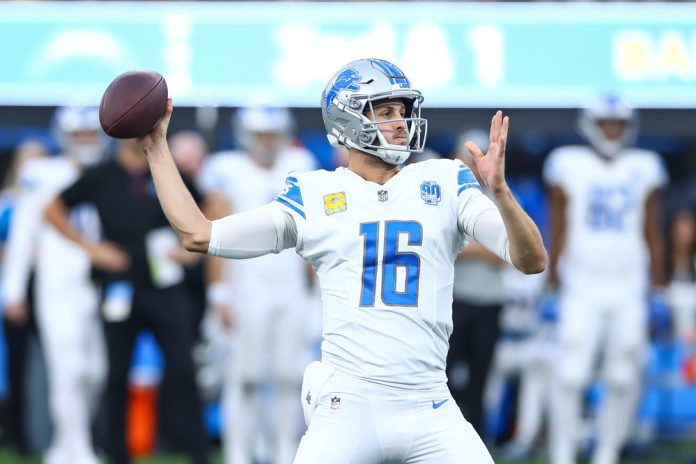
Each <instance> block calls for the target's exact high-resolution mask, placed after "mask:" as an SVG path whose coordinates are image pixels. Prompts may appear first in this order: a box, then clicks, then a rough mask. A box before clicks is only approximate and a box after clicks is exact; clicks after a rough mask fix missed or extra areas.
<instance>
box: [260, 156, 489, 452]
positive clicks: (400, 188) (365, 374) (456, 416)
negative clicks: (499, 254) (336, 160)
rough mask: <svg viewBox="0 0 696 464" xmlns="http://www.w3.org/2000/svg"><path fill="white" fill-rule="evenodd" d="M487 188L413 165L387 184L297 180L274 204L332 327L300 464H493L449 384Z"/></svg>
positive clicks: (443, 165) (438, 166)
mask: <svg viewBox="0 0 696 464" xmlns="http://www.w3.org/2000/svg"><path fill="white" fill-rule="evenodd" d="M478 187H479V186H478V184H477V183H476V180H475V178H474V176H473V175H472V174H471V171H469V169H468V168H466V167H465V166H464V165H463V164H462V163H461V162H455V161H450V160H429V161H424V162H421V163H416V164H412V165H409V166H406V167H404V168H403V169H402V170H401V171H400V172H399V173H398V174H397V175H396V176H394V177H393V178H391V179H390V180H389V181H387V182H386V183H385V184H384V185H378V184H376V183H372V182H368V181H366V180H364V179H363V178H362V177H360V176H358V175H357V174H355V173H353V172H352V171H350V170H348V169H345V168H338V169H337V170H336V171H332V172H327V171H313V172H307V173H303V174H297V175H296V176H291V177H289V178H288V181H287V184H286V188H285V190H284V192H283V193H281V194H280V195H278V197H277V198H276V201H275V203H274V204H275V205H278V206H279V207H280V208H283V209H284V211H285V212H286V213H290V214H291V215H292V218H293V220H294V223H295V224H296V229H297V237H296V250H297V253H298V254H300V255H301V256H302V257H304V258H305V259H307V260H309V262H310V263H311V264H312V266H313V267H314V269H315V270H316V272H317V274H318V275H319V280H320V285H321V295H322V306H323V321H324V322H323V338H324V339H323V343H322V363H316V364H314V363H313V364H311V365H310V366H309V367H308V369H307V370H306V372H305V380H304V383H303V394H302V401H303V405H304V406H305V417H306V420H307V421H308V422H309V421H311V425H310V426H309V429H308V431H307V433H306V434H305V436H304V437H303V439H302V442H301V444H300V449H299V451H298V454H297V457H296V459H295V462H296V463H302V464H306V463H325V462H331V463H360V464H369V463H379V462H386V461H389V462H391V460H394V461H396V462H405V463H411V462H429V463H449V462H476V463H482V462H492V460H491V458H490V455H489V454H488V451H487V450H486V448H485V446H484V445H483V443H482V442H481V440H480V438H479V437H478V436H477V435H476V432H475V431H474V430H473V428H472V427H471V425H470V424H469V423H468V422H466V421H465V420H464V419H463V417H462V415H461V412H460V410H459V408H458V407H457V405H456V404H455V403H454V401H453V400H452V398H451V395H450V393H449V390H448V389H447V385H446V382H447V378H446V376H445V362H446V357H447V350H448V339H449V336H450V334H451V332H452V286H453V276H454V266H453V263H454V260H455V257H456V256H457V254H458V252H459V251H460V250H461V248H462V247H463V246H464V245H465V242H466V240H465V234H469V235H473V236H475V226H476V222H477V220H478V219H479V217H480V216H481V215H482V214H484V213H486V212H487V211H490V210H491V209H492V210H495V206H494V205H493V203H492V202H491V201H490V200H489V199H488V198H487V197H485V195H483V194H482V193H481V192H480V190H479V188H478ZM495 213H496V214H497V211H496V212H495ZM315 408H316V409H315Z"/></svg>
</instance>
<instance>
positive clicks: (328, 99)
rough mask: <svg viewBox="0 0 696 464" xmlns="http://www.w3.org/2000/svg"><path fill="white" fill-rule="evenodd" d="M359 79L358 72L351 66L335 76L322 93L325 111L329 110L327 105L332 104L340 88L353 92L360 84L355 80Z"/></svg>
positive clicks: (358, 80)
mask: <svg viewBox="0 0 696 464" xmlns="http://www.w3.org/2000/svg"><path fill="white" fill-rule="evenodd" d="M361 79H362V77H361V76H360V74H358V72H357V71H356V70H355V69H353V68H348V69H346V70H345V71H343V72H342V73H341V74H339V75H338V76H336V80H335V81H334V83H333V85H332V86H331V88H330V89H329V90H328V91H327V92H326V94H325V95H324V108H325V109H326V111H328V110H329V107H330V106H331V105H332V104H333V101H334V99H335V98H336V96H337V95H338V93H339V92H340V91H341V90H352V91H353V92H355V91H356V90H359V89H360V86H359V85H358V84H357V82H360V80H361Z"/></svg>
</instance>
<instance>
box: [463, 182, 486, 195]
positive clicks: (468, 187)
mask: <svg viewBox="0 0 696 464" xmlns="http://www.w3.org/2000/svg"><path fill="white" fill-rule="evenodd" d="M470 188H475V189H479V190H481V186H480V185H479V184H478V183H475V184H465V185H463V186H461V187H459V190H458V191H457V196H459V195H460V194H461V193H462V192H463V191H464V190H466V189H470Z"/></svg>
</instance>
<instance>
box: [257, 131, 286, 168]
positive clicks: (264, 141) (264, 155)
mask: <svg viewBox="0 0 696 464" xmlns="http://www.w3.org/2000/svg"><path fill="white" fill-rule="evenodd" d="M284 143H285V137H284V136H283V134H282V133H280V132H254V133H253V146H252V148H251V150H250V151H251V152H252V153H251V155H252V156H254V157H256V158H257V159H259V161H261V162H262V163H264V164H269V163H273V161H274V160H275V158H276V156H277V155H278V153H279V152H280V150H281V149H282V148H283V144H284Z"/></svg>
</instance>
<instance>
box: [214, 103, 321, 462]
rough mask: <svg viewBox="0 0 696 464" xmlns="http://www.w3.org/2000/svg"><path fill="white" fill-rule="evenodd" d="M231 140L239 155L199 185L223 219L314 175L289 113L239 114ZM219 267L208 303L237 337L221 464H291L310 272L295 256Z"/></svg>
mask: <svg viewBox="0 0 696 464" xmlns="http://www.w3.org/2000/svg"><path fill="white" fill-rule="evenodd" d="M233 132H234V135H235V138H236V140H237V143H238V147H239V151H228V152H221V153H218V154H215V155H213V156H212V157H211V159H210V161H209V162H208V163H207V164H206V166H205V168H204V173H203V177H202V183H203V185H204V190H205V191H206V193H207V194H210V195H211V196H213V195H217V196H219V197H221V198H222V199H223V200H224V202H225V203H226V210H227V211H226V212H225V215H226V214H230V213H231V212H232V211H234V212H235V213H238V212H244V211H248V210H251V209H256V208H260V207H261V206H263V205H265V204H267V203H269V202H270V201H271V200H273V198H274V197H275V195H276V193H277V192H278V190H280V189H282V187H283V185H284V183H285V179H286V178H287V176H288V174H289V173H290V172H294V171H298V172H301V171H307V170H311V169H313V168H314V165H315V161H314V157H313V156H312V154H311V153H310V152H308V151H307V150H305V149H304V148H299V147H296V146H293V145H292V132H293V119H292V116H291V113H290V112H289V111H288V110H287V109H285V108H275V107H268V106H251V107H247V108H241V109H239V110H238V111H237V113H236V116H235V118H234V120H233ZM218 259H219V258H218ZM222 264H223V265H224V268H223V270H222V275H221V277H222V280H219V281H218V282H216V283H213V284H212V286H211V288H210V289H209V295H210V298H209V303H210V305H211V306H212V307H213V311H215V312H216V316H218V317H219V320H220V322H221V323H222V325H223V326H224V327H225V328H226V329H228V330H229V331H230V335H231V337H232V353H233V358H232V359H231V360H230V361H229V362H228V373H227V378H226V380H225V386H224V390H223V398H222V402H223V414H224V417H223V428H224V435H223V451H224V455H225V462H226V463H228V464H246V463H252V462H254V460H255V459H256V460H257V462H258V461H264V462H265V460H268V459H269V458H270V459H271V461H272V462H274V463H277V464H286V463H291V462H292V459H293V457H294V453H295V450H296V449H297V443H298V442H299V434H300V429H299V425H300V424H301V417H302V415H301V411H300V404H299V402H298V401H297V398H298V396H299V394H300V383H301V381H302V368H303V366H304V363H306V353H307V330H306V327H307V325H308V324H310V321H309V320H308V316H309V314H310V313H309V311H308V309H310V298H309V280H308V277H309V273H308V270H307V267H306V265H305V264H304V262H303V260H302V259H301V258H300V257H299V256H297V255H296V254H295V253H293V252H292V250H286V251H284V252H282V253H280V254H279V255H277V256H274V255H272V256H265V257H260V258H257V259H253V260H235V261H232V260H225V261H224V262H223V263H222ZM269 386H271V387H272V392H273V396H272V397H270V398H269V395H268V388H267V387H269ZM264 418H267V419H264ZM259 442H260V443H259ZM271 443H273V449H274V450H275V451H274V452H270V449H271V446H269V445H270V444H271Z"/></svg>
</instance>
